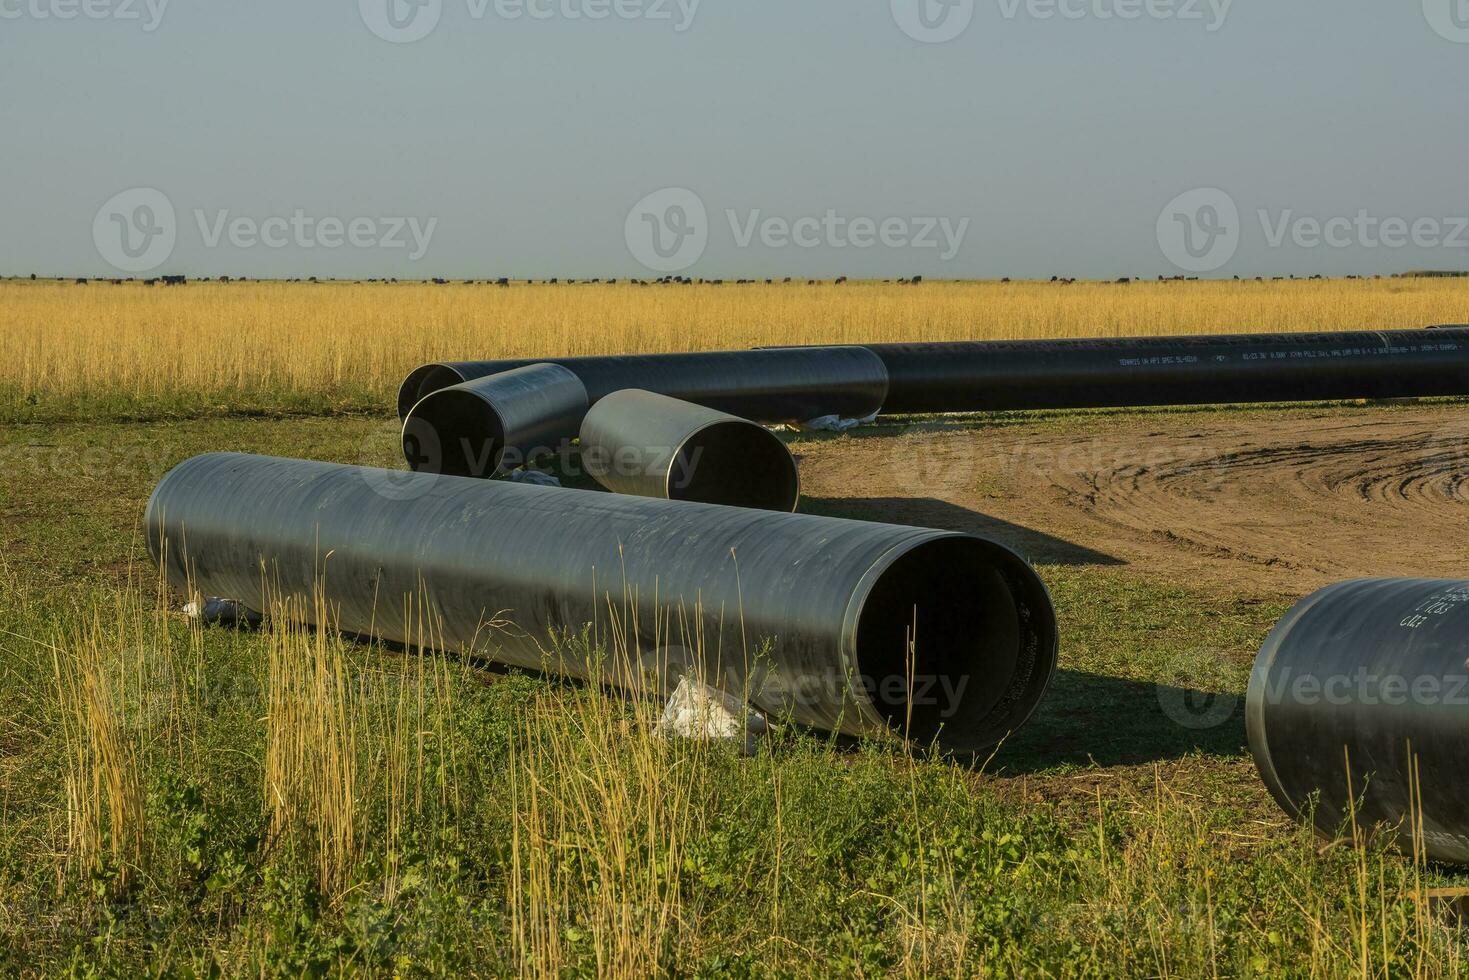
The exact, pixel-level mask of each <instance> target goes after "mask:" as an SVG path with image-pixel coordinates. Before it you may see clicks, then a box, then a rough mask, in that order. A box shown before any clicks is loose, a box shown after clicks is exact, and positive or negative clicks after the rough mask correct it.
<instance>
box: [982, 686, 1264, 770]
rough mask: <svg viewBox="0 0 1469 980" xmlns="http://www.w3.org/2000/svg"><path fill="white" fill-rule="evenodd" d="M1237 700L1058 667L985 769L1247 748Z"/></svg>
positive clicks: (1133, 761)
mask: <svg viewBox="0 0 1469 980" xmlns="http://www.w3.org/2000/svg"><path fill="white" fill-rule="evenodd" d="M1244 707H1245V705H1244V698H1243V696H1241V695H1237V694H1221V693H1212V692H1207V691H1196V690H1192V689H1188V688H1179V687H1172V686H1169V685H1166V684H1149V683H1146V682H1143V681H1130V680H1123V679H1121V678H1117V677H1102V676H1099V675H1097V674H1087V673H1082V672H1080V671H1075V670H1061V671H1057V673H1056V678H1055V680H1054V681H1053V682H1052V684H1051V690H1050V692H1049V693H1048V694H1047V695H1046V699H1045V700H1044V701H1042V702H1041V705H1040V707H1039V708H1038V709H1037V710H1036V713H1035V715H1034V716H1033V717H1032V718H1031V720H1030V722H1029V723H1028V724H1027V725H1026V726H1025V727H1024V728H1022V729H1021V730H1020V731H1019V732H1017V733H1016V734H1015V735H1014V736H1013V737H1012V738H1011V739H1010V740H1009V741H1008V742H1006V743H1005V745H1004V746H1003V747H1002V748H1001V749H1000V751H999V752H998V753H996V755H995V757H994V759H993V760H991V761H990V763H989V765H988V767H987V769H988V771H989V772H991V773H994V774H995V775H1008V776H1018V775H1024V774H1029V773H1037V772H1045V771H1047V770H1052V769H1062V768H1074V767H1088V766H1093V765H1095V766H1102V767H1106V766H1133V765H1143V764H1146V763H1150V762H1164V761H1167V760H1169V759H1179V758H1183V757H1185V756H1190V755H1196V754H1199V753H1203V754H1205V755H1214V756H1229V757H1234V756H1238V755H1240V754H1241V753H1242V752H1245V751H1247V749H1246V748H1245V746H1246V737H1245V713H1244Z"/></svg>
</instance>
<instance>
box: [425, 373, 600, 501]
mask: <svg viewBox="0 0 1469 980" xmlns="http://www.w3.org/2000/svg"><path fill="white" fill-rule="evenodd" d="M586 413H587V389H586V388H585V387H584V386H583V385H582V383H581V379H579V378H578V377H577V376H576V375H575V374H572V373H571V372H570V371H568V370H567V369H566V368H564V367H561V366H560V365H558V364H530V365H527V366H525V367H519V368H514V369H512V370H509V371H503V372H501V373H499V374H492V375H489V376H488V377H483V378H476V379H475V380H473V381H466V382H464V383H463V384H458V385H455V386H453V387H452V388H442V389H440V390H438V391H435V392H434V393H433V394H431V395H428V396H427V397H425V398H424V399H423V400H422V401H420V402H419V403H418V404H417V405H415V406H414V407H413V410H412V411H411V412H409V413H408V418H407V420H406V421H405V422H404V423H403V457H404V458H405V459H406V460H407V461H408V465H409V466H411V467H412V468H413V469H415V470H419V471H422V472H426V473H447V474H449V475H452V476H478V477H492V476H499V475H502V474H504V473H506V472H508V471H510V470H513V469H516V468H517V467H519V466H522V465H524V464H525V463H528V462H530V461H531V460H532V459H534V458H535V457H536V456H539V455H541V454H543V453H546V452H554V451H555V450H557V449H558V448H560V447H561V445H562V444H564V443H566V442H569V441H570V440H572V439H574V438H576V433H577V427H578V426H580V425H581V421H582V418H583V417H584V416H585V415H586Z"/></svg>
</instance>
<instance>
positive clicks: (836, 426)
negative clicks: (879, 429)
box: [796, 412, 878, 432]
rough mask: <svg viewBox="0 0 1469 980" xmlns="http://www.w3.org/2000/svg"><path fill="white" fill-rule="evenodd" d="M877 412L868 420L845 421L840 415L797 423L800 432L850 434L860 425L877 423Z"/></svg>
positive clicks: (797, 429)
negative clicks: (849, 432)
mask: <svg viewBox="0 0 1469 980" xmlns="http://www.w3.org/2000/svg"><path fill="white" fill-rule="evenodd" d="M877 415H878V413H877V412H873V413H872V414H871V415H869V416H867V417H866V418H860V419H844V418H842V417H841V416H840V415H822V416H819V417H817V418H814V419H807V420H806V421H804V422H797V423H796V431H798V432H848V431H850V430H852V429H855V428H857V426H859V425H867V424H869V423H871V422H874V421H876V419H877Z"/></svg>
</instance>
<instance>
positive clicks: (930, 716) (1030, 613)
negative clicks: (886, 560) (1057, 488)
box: [856, 537, 1057, 752]
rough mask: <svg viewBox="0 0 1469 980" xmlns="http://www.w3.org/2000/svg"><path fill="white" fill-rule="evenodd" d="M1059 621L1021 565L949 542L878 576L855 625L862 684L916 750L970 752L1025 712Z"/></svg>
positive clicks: (960, 540)
mask: <svg viewBox="0 0 1469 980" xmlns="http://www.w3.org/2000/svg"><path fill="white" fill-rule="evenodd" d="M1056 636H1057V633H1056V620H1055V614H1054V612H1053V611H1052V608H1051V604H1050V599H1049V597H1048V595H1047V593H1046V588H1045V585H1044V584H1043V583H1042V582H1041V580H1040V578H1039V577H1038V576H1036V574H1035V572H1034V570H1033V569H1031V568H1030V566H1029V565H1028V564H1026V562H1025V561H1024V559H1022V558H1020V557H1019V556H1018V555H1016V554H1015V553H1014V552H1011V551H1010V550H1009V549H1007V548H1005V547H1003V546H1002V545H998V544H995V543H993V542H989V541H984V540H981V539H978V538H970V537H953V538H939V539H936V540H933V541H928V542H925V543H923V544H920V545H918V546H917V547H916V548H913V549H911V550H910V551H908V552H906V553H905V554H903V555H902V556H900V557H899V558H898V559H897V560H895V561H894V562H893V563H892V564H891V565H889V566H888V567H887V568H886V569H885V570H883V572H882V573H881V574H880V575H879V577H878V579H877V581H876V583H874V585H873V587H872V588H871V590H870V591H869V592H868V594H867V597H866V599H865V600H864V601H863V604H862V610H861V613H860V616H859V619H858V624H857V640H856V648H857V664H858V672H859V674H860V675H861V684H862V685H863V687H864V688H865V690H866V692H867V694H868V698H869V700H870V701H871V702H872V704H873V706H874V708H875V709H876V710H877V712H878V714H879V715H881V716H882V718H883V720H884V721H885V722H886V723H887V725H888V726H889V727H890V728H892V729H893V730H894V731H896V732H898V733H899V734H900V735H904V736H906V737H907V738H909V739H910V740H912V741H914V742H916V743H918V744H919V745H929V744H933V743H937V745H938V746H939V748H941V749H945V750H952V751H959V752H973V751H978V750H981V749H985V748H988V747H991V746H994V745H996V744H998V743H999V742H1000V741H1002V740H1003V739H1004V738H1005V737H1006V736H1007V735H1009V734H1010V733H1011V732H1013V731H1015V730H1016V729H1017V728H1019V727H1020V725H1021V724H1023V723H1024V722H1025V720H1026V719H1027V718H1028V717H1029V716H1030V714H1031V712H1032V711H1033V710H1034V709H1035V706H1036V704H1037V703H1039V701H1040V699H1041V696H1042V694H1043V693H1044V692H1045V689H1046V686H1047V685H1048V684H1049V683H1050V680H1051V675H1052V674H1053V673H1054V671H1055V668H1056Z"/></svg>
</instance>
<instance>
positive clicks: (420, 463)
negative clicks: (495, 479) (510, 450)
mask: <svg viewBox="0 0 1469 980" xmlns="http://www.w3.org/2000/svg"><path fill="white" fill-rule="evenodd" d="M403 457H404V458H405V459H406V460H408V465H409V466H410V467H412V468H413V469H414V470H416V471H418V472H421V473H443V474H446V475H448V476H473V477H481V478H485V477H492V476H494V475H495V474H496V473H498V472H499V470H500V464H501V462H502V461H503V460H504V458H505V424H504V422H503V421H502V420H501V418H500V413H499V412H497V411H495V408H494V406H493V405H491V404H489V403H488V402H486V401H485V400H484V399H483V398H480V397H479V396H478V395H476V394H474V393H472V392H469V391H461V390H458V389H453V388H450V389H445V390H442V391H437V392H435V393H433V394H432V395H429V396H428V397H426V398H424V399H423V400H422V401H421V402H419V403H418V404H417V405H416V406H415V407H414V409H413V411H412V412H411V413H410V414H409V416H408V421H407V422H405V423H404V425H403Z"/></svg>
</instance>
